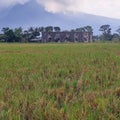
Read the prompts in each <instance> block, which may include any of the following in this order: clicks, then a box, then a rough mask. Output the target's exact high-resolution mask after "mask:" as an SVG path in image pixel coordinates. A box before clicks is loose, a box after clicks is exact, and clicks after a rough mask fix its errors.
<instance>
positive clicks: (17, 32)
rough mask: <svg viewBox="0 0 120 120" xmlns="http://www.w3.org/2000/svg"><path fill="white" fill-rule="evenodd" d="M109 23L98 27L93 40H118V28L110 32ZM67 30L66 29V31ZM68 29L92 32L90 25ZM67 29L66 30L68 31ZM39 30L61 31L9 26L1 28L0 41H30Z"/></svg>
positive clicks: (58, 28) (51, 28)
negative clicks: (98, 32)
mask: <svg viewBox="0 0 120 120" xmlns="http://www.w3.org/2000/svg"><path fill="white" fill-rule="evenodd" d="M111 30H112V29H111V27H110V25H102V26H100V28H99V31H101V33H102V34H101V35H97V36H94V35H93V40H94V41H97V40H103V41H112V40H115V41H120V28H118V29H117V30H116V33H113V34H112V33H111ZM67 31H68V30H66V32H67ZM69 31H73V32H93V28H92V26H84V27H79V28H76V29H71V30H69ZM69 31H68V32H69ZM41 32H61V28H60V27H58V26H56V27H53V26H47V27H35V28H34V27H30V28H29V29H27V30H23V29H22V28H21V27H19V28H15V29H11V28H9V27H5V28H2V30H1V34H0V42H31V39H40V37H41V35H40V33H41Z"/></svg>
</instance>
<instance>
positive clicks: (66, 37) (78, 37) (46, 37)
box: [41, 32, 93, 43]
mask: <svg viewBox="0 0 120 120" xmlns="http://www.w3.org/2000/svg"><path fill="white" fill-rule="evenodd" d="M92 36H93V33H91V32H43V33H42V37H41V42H43V43H46V42H92V41H93V40H92Z"/></svg>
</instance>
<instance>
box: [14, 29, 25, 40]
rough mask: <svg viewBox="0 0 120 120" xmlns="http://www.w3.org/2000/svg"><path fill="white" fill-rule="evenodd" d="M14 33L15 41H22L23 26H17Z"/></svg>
mask: <svg viewBox="0 0 120 120" xmlns="http://www.w3.org/2000/svg"><path fill="white" fill-rule="evenodd" d="M14 35H15V42H21V41H22V38H23V31H22V28H21V27H19V28H15V29H14Z"/></svg>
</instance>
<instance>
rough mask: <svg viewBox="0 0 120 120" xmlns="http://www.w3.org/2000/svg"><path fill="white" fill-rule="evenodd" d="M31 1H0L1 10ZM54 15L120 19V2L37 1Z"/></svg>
mask: <svg viewBox="0 0 120 120" xmlns="http://www.w3.org/2000/svg"><path fill="white" fill-rule="evenodd" d="M28 1H30V0H0V10H2V9H5V8H7V7H12V6H14V5H16V4H25V3H26V2H28ZM35 1H37V2H38V3H39V4H40V5H42V6H43V7H44V8H45V10H46V11H48V12H52V13H64V14H71V13H74V14H78V13H79V12H85V13H90V14H94V15H101V16H106V17H111V18H119V19H120V12H119V11H120V0H35Z"/></svg>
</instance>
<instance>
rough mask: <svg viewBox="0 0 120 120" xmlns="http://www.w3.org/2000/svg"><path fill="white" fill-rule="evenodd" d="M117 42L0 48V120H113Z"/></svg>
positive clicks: (117, 101)
mask: <svg viewBox="0 0 120 120" xmlns="http://www.w3.org/2000/svg"><path fill="white" fill-rule="evenodd" d="M119 119H120V44H119V43H104V44H103V43H98V44H97V43H96V44H95V43H94V44H0V120H119Z"/></svg>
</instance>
